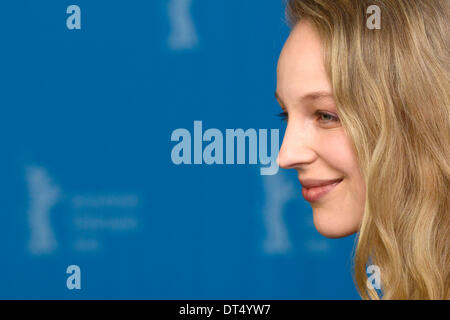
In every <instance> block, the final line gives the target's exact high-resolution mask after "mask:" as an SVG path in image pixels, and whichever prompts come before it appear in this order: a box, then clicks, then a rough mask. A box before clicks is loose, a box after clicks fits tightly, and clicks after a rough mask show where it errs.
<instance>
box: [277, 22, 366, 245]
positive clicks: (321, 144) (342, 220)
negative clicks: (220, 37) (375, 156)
mask: <svg viewBox="0 0 450 320" xmlns="http://www.w3.org/2000/svg"><path fill="white" fill-rule="evenodd" d="M321 50H322V45H321V42H320V38H319V36H318V34H317V33H316V31H315V30H314V29H313V27H312V26H311V24H310V23H309V22H307V21H300V22H299V23H297V25H296V26H295V27H294V28H293V29H292V31H291V33H290V35H289V37H288V39H287V40H286V43H285V44H284V46H283V49H282V51H281V54H280V57H279V60H278V66H277V88H276V96H277V100H278V101H279V103H280V105H281V107H282V109H283V111H284V112H286V113H287V118H288V119H287V127H286V132H285V135H284V138H283V143H282V146H281V148H280V152H279V154H278V159H277V162H278V165H279V166H280V167H282V168H285V169H295V170H297V172H298V178H299V179H300V180H302V179H323V180H332V179H339V178H343V179H344V180H343V181H342V182H341V183H339V184H338V185H337V186H336V187H335V188H334V189H333V190H331V191H330V192H329V193H328V194H326V195H325V196H324V197H322V198H321V199H319V200H318V201H317V202H311V203H310V204H311V207H312V210H313V219H314V225H315V227H316V229H317V230H318V231H319V232H320V233H321V234H322V235H324V236H325V237H328V238H340V237H345V236H348V235H350V234H353V233H355V232H357V231H358V230H359V226H360V224H361V220H362V216H363V213H364V201H365V183H364V179H363V176H362V174H361V172H360V169H359V166H358V164H357V160H356V153H355V150H354V148H353V145H352V143H351V140H350V139H349V137H348V135H347V134H346V132H345V131H344V128H343V127H342V125H341V123H340V121H339V118H338V110H337V107H336V105H335V103H334V99H333V96H332V88H331V85H330V81H329V79H328V77H327V75H326V72H325V67H324V64H323V60H322V55H321V52H322V51H321ZM312 92H323V93H327V94H328V96H317V95H314V96H306V97H305V95H308V94H310V93H312ZM318 111H322V112H324V113H325V114H322V115H320V114H317V112H318ZM330 115H331V116H330ZM333 117H335V118H333Z"/></svg>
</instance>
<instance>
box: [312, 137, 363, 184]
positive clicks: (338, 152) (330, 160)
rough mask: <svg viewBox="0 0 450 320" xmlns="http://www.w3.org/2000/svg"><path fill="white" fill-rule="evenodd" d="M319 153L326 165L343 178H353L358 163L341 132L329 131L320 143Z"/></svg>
mask: <svg viewBox="0 0 450 320" xmlns="http://www.w3.org/2000/svg"><path fill="white" fill-rule="evenodd" d="M320 146H321V147H320V149H321V150H320V152H321V155H322V158H323V159H324V160H325V161H326V162H327V164H328V165H329V166H330V167H332V168H334V169H335V170H336V171H337V172H339V173H341V174H342V175H343V176H346V177H349V178H352V177H353V178H354V177H355V175H356V174H357V172H358V163H357V161H356V154H355V153H354V150H353V147H352V144H351V142H350V140H349V139H348V138H347V136H346V135H345V133H344V132H343V131H337V130H330V132H329V134H326V135H323V136H322V137H321V141H320Z"/></svg>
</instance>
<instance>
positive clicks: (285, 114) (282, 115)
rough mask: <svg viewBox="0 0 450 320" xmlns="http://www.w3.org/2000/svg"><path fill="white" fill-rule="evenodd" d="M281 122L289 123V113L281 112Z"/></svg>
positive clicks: (279, 115) (279, 114)
mask: <svg viewBox="0 0 450 320" xmlns="http://www.w3.org/2000/svg"><path fill="white" fill-rule="evenodd" d="M277 116H278V117H279V118H280V120H281V121H287V119H288V113H287V112H286V111H283V112H280V113H278V114H277Z"/></svg>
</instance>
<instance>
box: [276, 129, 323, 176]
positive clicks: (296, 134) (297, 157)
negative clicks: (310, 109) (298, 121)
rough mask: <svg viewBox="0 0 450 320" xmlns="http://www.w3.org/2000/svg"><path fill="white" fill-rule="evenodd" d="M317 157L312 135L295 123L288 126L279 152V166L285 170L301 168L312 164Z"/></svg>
mask: <svg viewBox="0 0 450 320" xmlns="http://www.w3.org/2000/svg"><path fill="white" fill-rule="evenodd" d="M315 157H316V153H315V152H314V150H313V148H312V136H311V133H308V132H307V129H305V128H301V127H300V126H298V125H295V124H294V123H293V124H288V125H287V127H286V131H285V133H284V137H283V142H282V144H281V148H280V151H279V152H278V157H277V163H278V166H280V167H281V168H284V169H293V168H299V167H302V166H304V165H305V164H308V163H312V162H313V161H314V159H315Z"/></svg>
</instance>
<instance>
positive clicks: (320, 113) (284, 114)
mask: <svg viewBox="0 0 450 320" xmlns="http://www.w3.org/2000/svg"><path fill="white" fill-rule="evenodd" d="M314 115H315V116H316V117H318V118H319V122H322V123H330V122H339V118H338V117H336V116H334V115H332V114H330V113H327V112H323V111H316V112H315V114H314ZM277 116H278V117H279V118H280V119H281V121H287V120H288V118H289V117H288V113H287V112H286V111H283V112H280V113H279V114H277ZM324 117H326V118H325V119H324Z"/></svg>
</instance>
